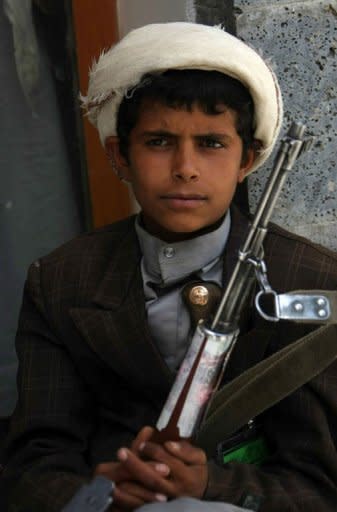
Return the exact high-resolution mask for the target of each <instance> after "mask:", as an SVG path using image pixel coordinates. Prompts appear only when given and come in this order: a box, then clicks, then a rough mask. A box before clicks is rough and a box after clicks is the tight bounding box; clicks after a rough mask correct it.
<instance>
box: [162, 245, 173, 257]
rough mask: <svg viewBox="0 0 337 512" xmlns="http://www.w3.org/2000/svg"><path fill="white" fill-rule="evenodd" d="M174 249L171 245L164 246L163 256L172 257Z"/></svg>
mask: <svg viewBox="0 0 337 512" xmlns="http://www.w3.org/2000/svg"><path fill="white" fill-rule="evenodd" d="M175 253H176V252H175V250H174V249H173V247H165V248H164V256H165V258H173V256H174V255H175Z"/></svg>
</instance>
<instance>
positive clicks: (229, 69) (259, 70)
mask: <svg viewBox="0 0 337 512" xmlns="http://www.w3.org/2000/svg"><path fill="white" fill-rule="evenodd" d="M167 69H204V70H216V71H220V72H222V73H224V74H227V75H230V76H232V77H234V78H236V79H237V80H239V81H240V82H242V83H243V85H245V86H246V87H247V89H248V90H249V91H250V94H251V96H252V98H253V101H254V106H255V125H256V126H255V138H256V139H258V140H260V141H261V142H262V149H261V152H260V153H259V155H258V157H257V159H256V162H255V164H254V166H253V168H252V171H253V170H255V169H257V167H259V166H260V165H261V164H262V163H263V162H264V161H265V160H266V159H267V158H268V156H269V155H270V153H271V151H272V148H273V146H274V143H275V141H276V138H277V135H278V133H279V130H280V127H281V123H282V113H283V108H282V97H281V92H280V89H279V86H278V82H277V79H276V77H275V75H274V73H273V71H272V70H271V68H270V67H269V66H268V64H267V63H266V62H265V61H264V60H263V59H262V58H261V57H260V55H259V54H258V53H257V52H256V51H255V50H253V49H252V48H251V47H249V46H248V45H246V44H245V43H243V42H242V41H240V40H239V39H237V38H236V37H234V36H232V35H230V34H228V33H227V32H225V31H224V30H222V29H221V28H219V27H210V26H207V25H201V24H196V23H187V22H175V23H156V24H152V25H146V26H144V27H141V28H138V29H135V30H133V31H131V32H129V34H127V35H126V36H125V37H124V38H123V39H122V40H121V41H120V42H119V43H118V44H117V45H115V46H114V47H112V48H111V49H110V50H108V51H107V52H105V53H102V55H101V56H100V58H99V59H98V61H97V62H95V63H94V64H93V67H92V69H91V71H90V76H89V88H88V94H87V96H86V97H84V96H82V103H83V106H84V107H85V108H86V110H87V112H88V116H89V119H90V121H91V122H92V123H93V124H94V125H95V126H96V127H97V129H98V132H99V135H100V139H101V142H102V144H104V141H105V139H106V137H107V136H109V135H116V114H117V112H118V108H119V105H120V103H121V101H122V99H123V96H124V94H125V93H126V92H127V90H128V89H130V88H132V87H135V86H136V85H137V84H138V83H139V81H140V80H141V78H142V76H143V75H144V74H145V73H149V72H158V73H160V72H164V71H165V70H167Z"/></svg>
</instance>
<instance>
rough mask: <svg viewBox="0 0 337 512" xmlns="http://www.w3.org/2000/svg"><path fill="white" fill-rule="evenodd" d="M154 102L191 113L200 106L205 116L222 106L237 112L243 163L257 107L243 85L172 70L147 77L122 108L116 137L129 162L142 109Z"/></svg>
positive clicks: (210, 74)
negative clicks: (196, 106)
mask: <svg viewBox="0 0 337 512" xmlns="http://www.w3.org/2000/svg"><path fill="white" fill-rule="evenodd" d="M148 99H151V101H155V102H156V101H157V102H159V103H161V104H163V105H167V106H168V107H172V108H184V109H186V110H189V111H190V110H191V109H192V107H193V106H194V105H198V106H199V107H200V108H201V109H202V110H203V111H204V112H205V113H206V114H210V115H217V114H219V113H220V112H222V110H219V105H225V106H226V107H228V108H230V109H232V110H234V111H235V112H236V114H237V115H236V130H237V133H238V135H239V136H240V137H241V139H242V144H243V154H242V160H243V162H244V161H245V159H246V158H247V152H248V149H249V148H251V147H252V146H253V144H254V104H253V100H252V98H251V96H250V94H249V92H248V90H247V89H246V87H244V85H243V84H242V83H241V82H239V81H238V80H236V79H235V78H232V77H230V76H228V75H225V74H223V73H220V72H219V71H205V70H200V69H170V70H168V71H165V72H164V73H162V74H147V75H144V76H143V78H142V80H141V81H140V83H139V84H138V85H137V86H135V87H134V88H133V89H130V90H128V91H127V93H126V95H125V96H124V98H123V100H122V103H121V105H120V107H119V111H118V116H117V135H118V137H119V145H120V151H121V153H122V155H123V156H124V157H125V158H128V146H129V135H130V132H131V130H132V129H133V128H134V126H135V125H136V124H137V121H138V116H139V112H140V109H141V105H142V103H143V101H144V100H148Z"/></svg>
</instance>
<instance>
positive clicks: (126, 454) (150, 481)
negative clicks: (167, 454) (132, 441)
mask: <svg viewBox="0 0 337 512" xmlns="http://www.w3.org/2000/svg"><path fill="white" fill-rule="evenodd" d="M117 457H118V459H119V460H120V461H121V462H122V463H123V467H124V468H125V469H126V470H127V471H128V473H129V474H130V475H131V478H129V480H136V481H137V482H140V483H141V484H142V485H143V486H144V487H146V488H147V489H150V490H154V491H155V492H158V493H163V494H166V491H167V489H168V488H167V485H166V482H167V479H166V478H165V477H166V476H167V474H169V471H170V468H169V467H168V466H166V465H165V464H162V463H161V462H160V461H158V462H159V464H158V462H155V463H153V461H151V462H147V461H144V460H142V459H140V458H139V457H138V456H137V455H136V454H134V453H133V452H132V451H130V450H128V449H126V448H121V449H120V450H118V452H117Z"/></svg>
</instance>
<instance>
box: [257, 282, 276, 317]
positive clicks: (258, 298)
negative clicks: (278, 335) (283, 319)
mask: <svg viewBox="0 0 337 512" xmlns="http://www.w3.org/2000/svg"><path fill="white" fill-rule="evenodd" d="M267 295H272V296H273V299H274V305H276V297H277V293H276V292H275V291H274V290H271V289H270V290H268V291H265V290H260V291H259V292H258V293H257V294H256V297H255V307H256V309H257V311H258V312H259V313H260V315H261V316H262V318H264V319H265V320H268V321H269V322H278V321H279V318H278V317H277V316H272V315H268V314H267V313H265V312H264V311H263V309H262V306H261V304H260V299H261V297H264V296H267Z"/></svg>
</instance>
